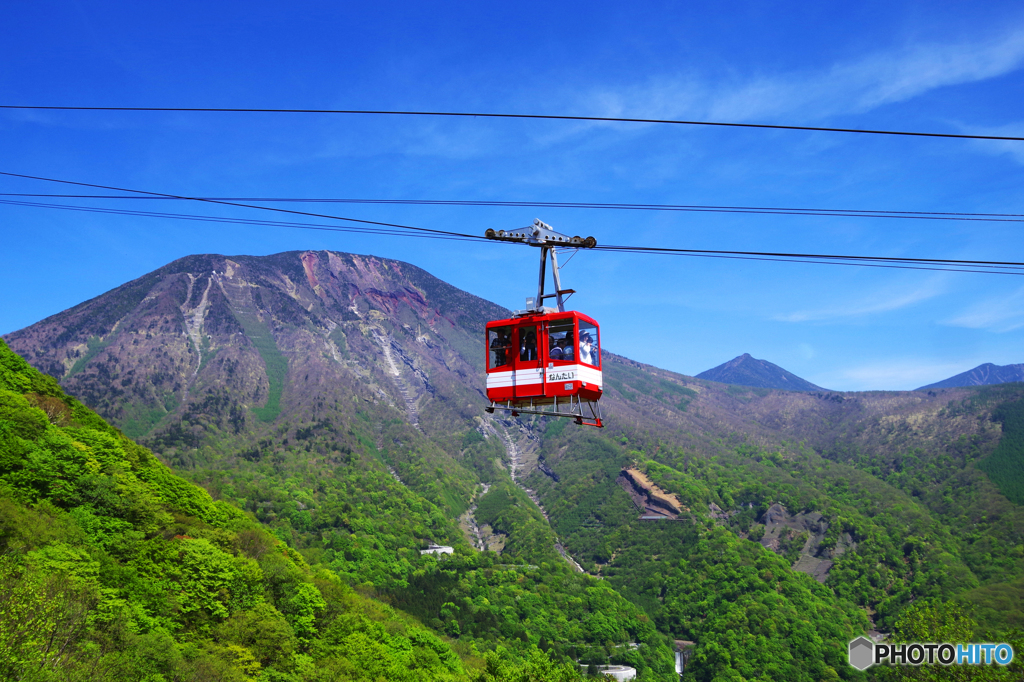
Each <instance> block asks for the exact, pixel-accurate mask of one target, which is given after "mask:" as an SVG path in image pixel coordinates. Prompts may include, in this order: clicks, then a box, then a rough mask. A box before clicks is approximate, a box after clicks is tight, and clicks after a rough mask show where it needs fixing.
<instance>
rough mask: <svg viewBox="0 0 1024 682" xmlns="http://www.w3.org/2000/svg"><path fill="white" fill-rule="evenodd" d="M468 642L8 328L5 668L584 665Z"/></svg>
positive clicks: (365, 670)
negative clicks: (40, 364) (113, 415)
mask: <svg viewBox="0 0 1024 682" xmlns="http://www.w3.org/2000/svg"><path fill="white" fill-rule="evenodd" d="M463 649H465V650H464V651H462V652H461V653H462V654H463V656H462V657H461V658H460V656H459V655H458V654H457V653H456V651H455V650H454V649H453V648H452V646H451V645H450V644H449V643H448V642H446V641H445V640H444V639H443V638H442V637H441V636H439V635H437V634H435V633H434V632H432V631H431V630H430V629H429V628H426V627H424V626H422V625H421V624H419V623H418V622H417V621H416V620H415V619H413V618H412V617H410V616H407V615H404V614H402V613H401V612H399V611H396V610H395V609H393V608H392V607H389V606H385V605H383V604H381V603H379V602H376V601H373V600H371V599H369V598H367V597H365V596H363V595H360V594H358V593H357V592H355V591H353V590H352V589H351V588H350V587H348V586H347V585H346V584H345V583H344V582H342V581H341V580H340V579H339V578H338V576H337V575H336V574H334V573H332V572H329V571H327V570H324V569H322V568H321V569H314V568H310V567H309V565H308V564H307V563H306V561H305V560H304V559H303V558H302V556H301V555H299V554H298V553H297V552H295V551H294V550H292V549H291V548H289V547H288V546H287V545H286V544H284V543H282V542H281V541H279V540H278V539H277V538H275V537H274V536H272V535H270V534H269V533H267V532H266V531H264V530H263V529H262V528H260V527H259V526H258V525H257V524H256V523H255V522H254V521H252V520H250V519H249V518H248V517H246V516H245V514H244V513H243V512H241V511H240V510H238V509H237V508H235V507H233V506H231V505H229V504H226V503H224V502H214V501H213V500H212V498H211V497H210V496H209V494H208V493H206V492H205V491H204V490H202V489H201V488H198V487H196V486H194V485H192V484H190V483H188V482H186V481H184V480H183V479H181V478H178V477H177V476H175V475H174V474H172V473H171V471H170V470H169V469H167V467H166V466H165V465H163V464H162V463H160V462H159V461H158V460H157V459H156V458H155V457H154V456H153V455H152V453H150V452H149V451H148V450H146V449H144V448H142V447H140V446H138V445H136V444H135V443H133V442H132V441H130V440H128V439H127V438H125V437H124V436H122V435H121V434H120V433H119V432H117V431H116V430H115V429H113V428H111V427H110V426H108V425H107V424H106V423H105V422H103V420H101V419H100V418H99V417H97V416H96V415H95V414H93V413H92V412H90V411H89V410H88V409H86V408H85V407H84V406H82V405H81V404H80V403H78V402H77V401H75V400H74V399H72V398H69V397H68V396H65V395H64V394H63V393H62V392H61V390H60V388H59V387H58V386H57V384H56V382H54V381H53V380H52V379H50V378H49V377H44V376H42V375H40V374H39V373H38V372H36V371H35V370H33V369H31V368H30V367H29V366H28V364H27V363H25V362H24V361H23V360H22V359H21V358H19V357H18V356H16V355H15V354H13V353H11V352H10V351H9V349H8V348H7V347H6V345H4V344H2V343H0V679H5V680H18V681H22V680H24V681H32V682H37V681H38V682H50V681H57V680H60V681H69V682H70V681H77V680H133V681H134V680H147V681H148V682H171V681H181V682H184V681H186V680H187V681H194V682H200V681H202V682H216V681H221V680H222V681H225V682H227V681H239V682H245V681H251V680H261V681H262V680H267V681H274V682H285V681H299V680H301V681H303V682H321V681H323V682H328V681H334V680H339V681H340V680H378V679H387V680H399V681H404V680H410V681H411V680H452V681H469V680H474V681H479V682H484V681H486V682H506V681H507V682H511V681H512V680H517V681H518V680H523V679H531V680H572V679H576V678H578V677H579V674H578V671H577V670H576V669H575V668H574V667H571V666H566V665H556V664H555V663H553V662H552V660H551V659H550V658H549V657H548V656H546V655H544V654H542V653H541V652H540V651H539V650H538V649H536V648H535V647H530V646H529V645H523V646H520V647H518V650H517V652H516V653H513V652H510V651H509V650H508V649H500V650H497V651H495V652H491V653H489V654H488V655H487V656H486V657H485V658H483V659H481V658H480V657H479V656H477V655H476V654H475V653H474V651H473V650H472V649H471V648H467V647H463ZM464 661H465V662H464Z"/></svg>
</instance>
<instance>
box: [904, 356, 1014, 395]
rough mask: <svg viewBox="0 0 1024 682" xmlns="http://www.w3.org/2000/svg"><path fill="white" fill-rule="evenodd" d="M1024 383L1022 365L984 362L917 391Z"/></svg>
mask: <svg viewBox="0 0 1024 682" xmlns="http://www.w3.org/2000/svg"><path fill="white" fill-rule="evenodd" d="M1016 381H1024V363H1022V364H1018V365H993V364H992V363H991V362H986V363H985V364H983V365H978V366H977V367H975V368H974V369H969V370H967V371H966V372H961V373H960V374H957V375H954V376H951V377H949V378H948V379H943V380H942V381H936V382H935V383H934V384H928V385H927V386H922V387H921V388H919V389H917V390H918V391H927V390H929V389H934V388H955V387H957V386H990V385H992V384H1009V383H1012V382H1016Z"/></svg>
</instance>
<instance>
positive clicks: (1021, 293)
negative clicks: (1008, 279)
mask: <svg viewBox="0 0 1024 682" xmlns="http://www.w3.org/2000/svg"><path fill="white" fill-rule="evenodd" d="M943 324H948V325H950V326H953V327H967V328H969V329H986V330H988V331H993V332H1009V331H1013V330H1014V329H1020V328H1021V327H1024V287H1021V288H1019V289H1017V290H1016V291H1015V292H1013V293H1011V294H1008V295H1006V296H1001V297H993V298H989V299H988V300H985V301H981V302H979V303H976V304H974V305H973V306H971V307H969V308H968V309H967V310H965V311H964V312H963V313H961V314H959V315H957V316H956V317H953V318H950V319H948V320H943Z"/></svg>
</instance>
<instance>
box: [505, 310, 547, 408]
mask: <svg viewBox="0 0 1024 682" xmlns="http://www.w3.org/2000/svg"><path fill="white" fill-rule="evenodd" d="M540 333H541V327H540V325H538V324H536V323H531V324H524V325H521V326H520V327H519V328H518V329H517V334H518V336H517V339H516V344H517V346H516V353H515V355H514V357H515V368H516V371H515V381H514V383H513V387H512V390H513V396H514V397H515V398H530V397H534V396H540V395H544V367H543V365H542V363H541V352H540V351H541V347H542V346H541V343H540V342H541V338H540V336H539V335H540Z"/></svg>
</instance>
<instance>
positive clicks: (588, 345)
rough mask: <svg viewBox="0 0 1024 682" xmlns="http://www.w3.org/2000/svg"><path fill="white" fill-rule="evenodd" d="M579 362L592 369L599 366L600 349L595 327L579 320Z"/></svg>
mask: <svg viewBox="0 0 1024 682" xmlns="http://www.w3.org/2000/svg"><path fill="white" fill-rule="evenodd" d="M579 338H580V342H579V352H580V362H585V363H587V364H588V365H593V366H594V367H600V366H601V347H600V344H599V343H598V336H597V325H593V324H590V323H589V322H584V321H583V320H580V337H579Z"/></svg>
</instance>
